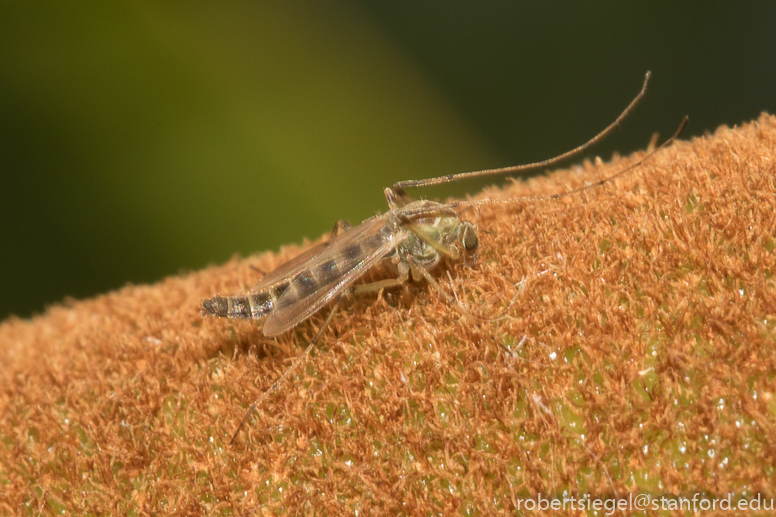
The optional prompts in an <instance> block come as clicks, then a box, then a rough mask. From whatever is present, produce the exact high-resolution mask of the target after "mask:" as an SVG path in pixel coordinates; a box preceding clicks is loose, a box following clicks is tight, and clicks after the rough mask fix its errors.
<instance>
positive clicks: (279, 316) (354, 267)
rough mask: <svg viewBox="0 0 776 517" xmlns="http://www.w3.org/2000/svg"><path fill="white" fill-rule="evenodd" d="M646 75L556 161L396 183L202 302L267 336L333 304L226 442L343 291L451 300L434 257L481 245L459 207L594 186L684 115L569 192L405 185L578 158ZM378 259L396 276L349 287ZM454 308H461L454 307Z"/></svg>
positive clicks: (464, 253)
mask: <svg viewBox="0 0 776 517" xmlns="http://www.w3.org/2000/svg"><path fill="white" fill-rule="evenodd" d="M649 77H650V73H649V72H647V74H646V76H645V78H644V84H643V85H642V88H641V91H640V92H639V93H638V95H636V97H635V98H634V99H633V100H632V101H631V102H630V104H628V106H627V107H626V108H625V110H624V111H623V112H622V113H621V114H620V116H618V117H617V119H616V120H615V121H614V122H612V123H611V124H610V125H609V126H608V127H606V128H605V129H604V130H603V131H601V132H600V133H598V134H597V135H596V136H594V137H593V138H592V139H590V140H589V141H587V142H586V143H584V144H582V145H581V146H579V147H577V148H575V149H572V150H571V151H568V152H566V153H563V154H561V155H559V156H556V157H555V158H551V159H549V160H544V161H541V162H536V163H531V164H527V165H517V166H513V167H504V168H501V169H487V170H481V171H474V172H465V173H461V174H452V175H447V176H440V177H437V178H430V179H425V180H410V181H402V182H398V183H395V184H394V185H393V186H391V187H388V188H386V189H385V190H384V193H385V198H386V200H387V202H388V206H389V210H388V211H387V212H386V213H384V214H381V215H377V216H374V217H371V218H369V219H366V220H365V221H363V222H362V223H361V224H359V225H358V226H355V227H351V226H349V225H348V224H347V223H345V222H344V221H340V222H338V223H337V225H335V227H334V230H333V231H332V236H331V239H330V240H329V242H325V243H322V244H319V245H317V246H315V247H313V248H311V249H310V250H308V251H306V252H305V253H302V254H301V255H299V256H297V257H296V258H294V259H292V260H290V261H289V262H287V263H285V264H283V265H282V266H280V267H279V268H278V269H276V270H274V271H272V272H270V273H268V274H267V275H265V276H264V278H262V280H261V281H260V282H259V283H258V284H256V285H255V286H254V287H253V289H251V291H250V292H248V293H244V294H240V295H237V296H213V297H212V298H209V299H207V300H205V301H204V302H203V304H202V307H203V311H202V312H203V314H204V315H210V316H221V317H227V318H252V319H264V326H263V333H264V335H265V336H268V337H272V336H277V335H280V334H282V333H284V332H286V331H288V330H290V329H292V328H294V327H295V326H296V325H298V324H299V323H301V322H303V321H305V320H306V319H308V318H309V317H310V316H312V315H313V314H315V313H316V312H317V311H319V310H320V309H321V308H322V307H323V306H324V305H327V304H329V303H330V302H334V306H333V308H332V310H331V312H330V313H329V315H328V317H327V319H326V321H325V322H324V324H323V325H322V326H321V328H320V330H319V331H318V333H317V334H316V336H315V337H314V338H313V339H312V340H311V341H310V344H309V345H308V347H307V349H306V350H305V352H304V353H303V354H302V355H301V356H299V358H297V359H296V360H295V361H294V363H293V364H292V365H291V366H290V367H289V368H288V369H287V370H286V371H285V372H284V373H283V374H282V375H281V376H280V378H279V379H278V380H276V381H275V383H274V384H273V385H272V386H271V387H270V388H269V389H268V390H266V391H265V392H264V393H263V394H262V395H261V396H260V397H259V399H258V400H257V401H256V402H254V403H253V404H252V405H251V406H250V408H249V409H248V411H247V412H246V414H245V416H244V418H243V420H242V421H241V422H240V425H239V426H238V428H237V431H236V432H235V434H234V437H233V438H232V442H234V440H235V439H236V438H237V435H238V433H239V431H240V429H241V428H242V426H243V424H244V423H245V422H246V421H247V419H248V417H249V416H250V415H251V413H252V412H253V411H254V410H255V409H256V408H257V407H259V405H260V404H261V403H262V402H263V401H264V400H265V399H266V398H267V397H268V396H269V395H270V394H271V393H272V392H273V391H274V390H275V389H277V387H278V386H279V385H280V384H281V383H282V382H283V381H284V380H285V379H286V378H287V377H288V376H289V375H290V372H292V371H293V370H294V369H295V368H296V367H297V366H298V365H299V364H300V363H301V362H302V361H304V360H305V359H306V358H307V356H308V355H309V353H310V351H311V350H312V348H313V346H314V345H315V344H316V343H317V341H318V340H319V339H320V337H321V335H322V334H323V332H324V330H325V329H326V327H327V326H328V324H329V323H330V321H331V318H332V316H333V315H334V313H335V312H336V309H337V307H338V305H339V302H340V300H341V299H342V298H343V296H348V295H359V294H363V293H367V292H374V291H379V290H380V289H388V288H392V287H397V286H400V285H402V284H404V283H405V282H407V281H408V280H410V278H411V279H412V280H413V281H421V280H426V281H427V282H428V283H429V284H431V285H432V286H433V287H434V288H435V289H437V290H438V291H439V293H440V294H441V295H442V296H443V297H444V298H445V299H446V300H447V301H448V302H450V303H451V304H455V302H454V301H453V300H452V298H451V297H450V296H449V295H448V294H447V293H446V291H445V290H444V289H442V287H441V286H440V285H439V284H438V283H437V281H436V280H435V279H434V277H433V276H432V275H431V273H430V271H431V270H432V269H434V268H435V267H436V266H437V265H439V264H440V262H456V261H459V260H461V259H463V260H465V261H472V260H474V258H475V256H476V252H477V248H478V246H479V240H478V237H477V228H476V227H475V225H474V224H473V223H471V222H469V221H465V220H462V219H461V218H460V216H459V210H461V209H466V208H470V207H478V206H481V205H485V204H508V203H518V202H526V201H540V200H551V199H559V198H561V197H565V196H570V195H574V194H578V193H580V192H583V191H585V190H589V189H592V188H595V187H597V186H599V185H601V184H603V183H606V182H608V181H611V180H613V179H614V178H616V177H618V176H621V175H623V174H625V173H626V172H628V171H630V170H632V169H634V168H636V167H638V166H639V165H641V164H642V163H643V162H644V161H645V160H647V159H649V158H650V157H651V156H652V155H653V154H654V153H656V152H657V151H659V150H660V149H662V148H664V147H665V146H667V145H669V144H670V143H671V142H673V141H674V139H676V137H677V136H678V135H679V133H680V132H681V130H682V129H683V128H684V125H685V124H686V122H687V117H685V118H684V119H683V120H682V122H681V124H680V126H679V128H678V129H677V131H676V133H674V135H673V136H672V137H671V138H669V139H668V140H666V141H665V142H664V143H663V144H662V145H661V146H659V147H658V148H656V149H654V150H653V151H652V152H650V153H648V154H647V155H646V156H644V158H642V159H641V160H639V161H638V162H637V163H635V164H633V165H631V166H630V167H628V168H626V169H624V170H621V171H619V172H618V173H616V174H614V175H612V176H609V177H607V178H604V179H601V180H599V181H596V182H594V183H592V184H589V185H586V186H584V187H580V188H577V189H574V190H568V191H565V192H561V193H558V194H554V195H550V196H533V197H519V198H504V199H484V200H478V201H454V202H451V203H437V202H434V201H427V200H421V201H415V200H412V199H411V198H410V197H409V196H408V195H407V194H406V193H405V189H407V188H417V187H425V186H430V185H438V184H442V183H450V182H454V181H459V180H462V179H466V178H473V177H479V176H490V175H496V174H509V173H515V172H521V171H525V170H530V169H538V168H545V167H550V166H552V165H554V164H556V163H558V162H560V161H561V160H564V159H566V158H569V157H571V156H574V155H577V154H579V153H581V152H583V151H585V150H586V149H588V148H589V147H590V146H592V145H594V144H595V143H597V142H599V141H600V140H602V139H603V138H605V137H606V136H607V135H608V134H609V133H611V132H612V131H613V130H614V129H615V128H616V127H617V126H618V125H619V123H620V122H622V120H623V119H625V118H626V117H627V116H628V115H629V114H630V112H631V111H632V110H633V108H634V107H635V106H636V104H637V103H638V102H639V101H640V100H641V98H642V97H643V96H644V94H645V92H646V88H647V83H648V81H649ZM378 263H383V264H384V265H385V266H387V267H388V269H389V270H391V271H392V272H393V273H394V275H395V278H391V279H387V280H381V281H377V282H373V283H369V284H360V285H354V284H355V282H356V281H357V280H358V279H359V278H360V277H361V276H362V275H363V274H364V273H365V272H366V271H368V270H369V269H370V268H372V267H373V266H375V265H376V264H378ZM455 306H456V307H457V308H458V310H460V311H461V312H463V313H464V314H466V311H465V310H464V309H463V308H462V307H460V306H458V305H455Z"/></svg>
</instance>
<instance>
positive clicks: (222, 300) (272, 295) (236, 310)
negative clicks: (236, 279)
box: [202, 283, 288, 319]
mask: <svg viewBox="0 0 776 517" xmlns="http://www.w3.org/2000/svg"><path fill="white" fill-rule="evenodd" d="M287 287H288V283H285V284H281V285H279V286H276V287H274V288H271V289H267V290H264V291H258V292H252V293H244V294H239V295H237V296H214V297H212V298H208V299H207V300H205V301H204V302H202V308H203V314H204V315H207V316H220V317H222V318H245V319H249V318H250V319H261V318H266V317H267V316H268V315H269V314H270V313H271V312H272V310H273V309H274V308H275V303H276V302H277V299H278V297H279V296H280V295H281V294H283V291H285V289H286V288H287Z"/></svg>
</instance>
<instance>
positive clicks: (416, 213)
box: [402, 115, 689, 219]
mask: <svg viewBox="0 0 776 517" xmlns="http://www.w3.org/2000/svg"><path fill="white" fill-rule="evenodd" d="M688 120H689V117H688V116H687V115H685V116H684V118H683V119H682V121H681V122H680V123H679V127H678V128H677V129H676V131H675V132H674V134H673V135H671V137H670V138H669V139H668V140H666V141H665V142H663V143H662V144H660V145H659V146H658V147H656V148H655V149H653V150H652V151H650V152H649V153H647V154H646V155H645V156H644V157H643V158H642V159H640V160H639V161H637V162H636V163H634V164H632V165H630V166H628V167H626V168H625V169H623V170H621V171H618V172H616V173H614V174H612V175H611V176H607V177H606V178H603V179H600V180H598V181H595V182H593V183H590V184H589V185H585V186H583V187H579V188H575V189H572V190H567V191H565V192H559V193H558V194H550V195H546V196H520V197H506V198H491V199H477V200H473V201H452V202H450V203H445V204H444V205H435V206H431V207H420V208H417V209H414V210H404V211H403V212H402V216H403V217H405V218H407V219H409V218H416V217H421V216H427V215H432V214H437V213H440V211H443V210H449V209H455V208H461V207H464V208H466V207H473V206H482V205H506V204H512V203H524V202H527V201H551V200H554V199H560V198H563V197H566V196H573V195H574V194H579V193H580V192H584V191H586V190H590V189H594V188H596V187H598V186H600V185H603V184H604V183H607V182H609V181H612V180H613V179H615V178H619V177H620V176H622V175H623V174H625V173H627V172H629V171H632V170H633V169H635V168H637V167H639V166H641V165H642V164H643V163H644V162H646V161H648V160H649V159H650V158H652V157H653V156H654V155H655V153H657V152H659V151H660V150H662V149H664V148H666V147H668V146H669V145H671V143H673V142H674V140H676V139H677V138H678V137H679V135H680V134H681V132H682V131H683V130H684V128H685V126H686V125H687V121H688Z"/></svg>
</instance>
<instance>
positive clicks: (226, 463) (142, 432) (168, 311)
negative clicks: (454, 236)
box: [0, 115, 776, 515]
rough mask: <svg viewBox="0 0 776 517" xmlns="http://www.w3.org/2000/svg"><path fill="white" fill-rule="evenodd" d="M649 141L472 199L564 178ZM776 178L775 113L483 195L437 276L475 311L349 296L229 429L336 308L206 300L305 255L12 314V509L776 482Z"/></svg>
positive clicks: (687, 491) (747, 487)
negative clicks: (304, 318) (209, 307)
mask: <svg viewBox="0 0 776 517" xmlns="http://www.w3.org/2000/svg"><path fill="white" fill-rule="evenodd" d="M640 156H643V153H636V154H635V155H633V156H630V157H627V158H615V159H614V160H613V161H612V162H611V163H607V164H603V163H600V162H599V163H596V164H591V163H585V164H584V165H582V166H578V167H575V168H572V169H570V170H565V171H558V172H555V173H552V174H551V175H550V176H549V177H545V178H540V179H535V180H532V181H529V182H527V183H520V182H515V183H513V184H511V185H510V186H509V188H508V189H507V190H506V191H499V190H490V191H486V192H484V193H483V194H482V196H484V197H500V196H506V195H510V196H516V195H520V196H522V195H534V194H552V193H556V192H560V191H564V190H567V189H568V188H572V187H576V186H580V185H583V184H585V182H590V181H594V180H595V179H597V178H600V177H605V176H607V175H610V174H612V173H614V172H616V171H618V170H620V169H622V168H624V167H625V166H627V164H629V163H633V162H634V161H635V160H637V159H638V158H639V157H640ZM775 193H776V117H772V116H768V115H763V116H762V117H761V118H760V119H759V120H758V121H757V122H753V123H750V124H746V125H744V126H742V127H740V128H736V129H728V128H720V129H718V130H717V131H716V132H715V133H714V134H713V135H709V136H707V137H704V138H698V139H693V140H692V141H689V142H687V141H680V142H676V143H675V144H674V145H672V146H671V147H669V148H666V149H664V150H662V151H660V152H659V153H657V154H656V155H655V156H654V157H653V158H652V159H651V160H649V161H648V162H647V163H646V164H644V165H643V166H642V167H639V168H638V169H637V170H635V171H634V172H632V173H628V174H627V175H625V176H623V177H622V178H620V179H617V180H615V181H613V182H611V183H608V184H605V185H603V186H602V187H599V188H596V189H593V190H591V191H588V192H585V193H582V194H579V195H575V196H570V197H567V198H564V199H561V200H558V201H548V202H526V203H520V204H516V205H511V206H492V207H487V208H483V209H482V213H481V216H480V219H479V223H478V224H479V228H480V240H481V247H480V252H479V258H478V261H477V262H476V263H475V264H473V265H464V264H457V265H454V266H452V267H451V268H449V269H448V271H450V273H451V275H450V276H448V275H447V273H446V272H445V270H444V269H442V270H440V271H438V272H436V273H435V274H436V276H437V278H439V282H440V284H441V285H442V287H443V288H444V289H446V290H447V291H448V292H451V293H452V292H455V295H456V296H457V297H458V299H460V301H461V303H462V304H463V305H464V306H465V307H466V310H467V311H468V312H469V313H470V314H472V316H473V317H472V318H467V317H464V316H463V315H462V313H461V312H460V311H458V310H456V309H455V308H454V307H451V306H450V304H448V303H447V302H446V301H445V300H444V298H443V297H442V296H440V295H439V293H437V292H435V291H434V290H433V289H431V288H429V287H428V286H427V285H425V284H420V285H417V284H413V285H411V286H409V287H407V288H404V289H399V290H394V291H385V292H384V293H383V294H382V295H381V296H379V297H378V296H376V295H372V296H364V297H361V298H359V299H357V300H350V301H348V302H347V303H345V305H344V307H343V308H342V309H341V311H340V312H339V313H338V314H337V315H336V316H335V317H334V319H333V321H332V325H331V328H330V329H328V330H327V331H326V333H325V334H324V336H323V339H322V340H321V343H320V346H319V350H317V351H316V352H315V353H314V354H313V357H312V359H311V361H310V362H309V363H308V364H307V365H306V366H305V367H304V368H302V369H300V371H298V372H296V374H295V375H294V376H293V377H292V378H290V379H289V382H287V383H286V384H285V385H283V386H282V387H281V388H280V389H279V390H278V391H277V392H276V393H274V394H273V395H272V396H271V397H270V398H269V400H267V401H266V402H265V403H264V404H263V405H262V407H261V408H260V410H259V411H258V413H257V415H255V416H254V417H253V418H252V419H251V420H250V421H249V422H248V424H247V426H246V428H245V429H244V430H243V432H242V433H241V434H240V435H239V438H238V440H237V442H236V443H235V445H234V446H229V440H230V438H231V435H232V433H233V432H234V430H235V429H236V427H237V424H238V423H239V421H240V419H241V418H242V417H243V414H244V411H245V409H246V407H247V406H248V405H249V404H250V403H251V402H253V401H254V400H255V399H256V398H257V397H258V396H259V395H260V394H261V393H262V392H263V391H264V390H266V389H267V387H269V386H270V385H271V384H272V382H273V380H274V379H276V378H277V377H278V376H279V375H280V374H281V373H282V372H283V371H284V370H285V369H286V368H287V367H288V365H289V364H291V362H292V361H293V359H294V358H295V357H297V356H298V355H299V354H300V353H301V352H302V350H303V347H304V345H305V343H306V342H307V339H309V337H310V336H312V335H313V334H314V332H315V331H316V330H317V329H318V328H319V326H320V325H321V323H322V321H323V318H324V317H325V315H326V314H327V310H326V309H325V310H324V311H322V312H321V313H319V314H318V315H316V316H314V317H313V318H312V319H311V320H310V321H308V322H306V323H303V324H301V325H300V326H298V327H297V328H296V329H294V331H292V332H290V333H288V334H287V335H284V336H282V337H281V338H279V339H269V338H266V337H264V336H263V334H262V333H261V325H260V324H256V323H254V322H250V321H231V320H224V319H216V318H203V317H202V316H200V314H199V310H200V304H201V301H202V300H203V299H204V298H206V297H208V296H210V295H213V294H215V293H224V294H230V293H234V292H237V291H240V290H241V289H247V288H249V287H250V286H251V285H252V284H253V283H255V282H256V281H257V280H258V279H259V278H260V277H261V274H260V273H257V272H256V271H255V270H254V269H252V266H253V267H257V268H259V269H261V270H265V271H268V270H270V269H272V268H273V267H276V266H277V265H279V264H281V263H282V262H283V261H284V260H286V259H288V258H289V257H291V256H292V255H293V254H294V253H296V252H298V251H299V250H298V248H294V247H290V248H288V249H284V250H283V251H282V252H281V253H280V254H279V255H272V254H264V255H260V256H256V257H252V258H248V259H243V260H238V259H234V260H232V261H230V262H228V263H227V264H224V265H223V266H220V267H210V268H208V269H205V270H203V271H199V272H194V273H190V274H186V275H182V276H178V277H171V278H168V279H165V280H164V281H161V282H159V283H157V284H155V285H150V286H128V287H126V288H124V289H121V290H119V291H116V292H112V293H109V294H106V295H103V296H99V297H97V298H94V299H91V300H85V301H77V302H76V301H72V302H68V303H65V304H64V305H58V306H55V307H51V308H50V309H49V310H48V311H47V312H46V313H45V314H43V315H41V316H37V317H34V318H32V319H31V320H20V319H15V318H11V319H9V320H6V321H5V322H3V323H2V324H0V361H1V362H2V366H0V415H2V423H1V424H0V438H2V441H1V442H0V448H2V454H0V491H1V492H2V493H0V513H2V514H6V513H10V514H15V513H20V514H25V515H38V514H39V513H42V514H44V515H46V514H61V513H62V512H63V511H64V512H65V513H68V514H70V513H73V514H78V515H86V514H94V515H97V514H115V515H118V514H122V515H124V514H128V515H131V514H137V515H141V514H169V515H185V514H211V515H239V514H252V513H258V514H265V512H269V514H296V513H301V514H316V515H321V514H323V515H336V514H343V513H349V514H353V513H354V512H355V511H356V510H358V512H359V513H358V514H359V515H362V514H366V515H369V514H388V513H390V514H407V515H429V514H453V513H456V514H457V513H463V514H467V513H470V514H477V513H478V514H480V515H487V514H491V513H494V512H504V511H513V510H514V509H515V507H516V505H517V500H518V499H519V498H521V497H529V496H535V495H536V494H538V493H542V494H543V495H544V497H548V496H550V495H553V494H558V495H562V494H564V493H565V494H567V495H582V494H593V495H599V496H607V495H613V494H616V495H618V496H620V497H622V496H623V495H625V494H629V493H651V494H656V495H661V494H665V495H671V494H673V495H683V496H688V495H689V496H692V494H693V493H695V492H700V493H704V494H706V495H707V496H708V497H714V496H718V497H721V496H724V495H725V494H727V493H728V492H734V493H735V494H737V495H736V497H747V498H751V497H753V496H755V495H756V494H761V495H764V496H768V497H775V496H776V491H774V486H776V472H775V470H774V465H776V423H775V422H776V399H774V392H775V391H776V379H775V377H776V289H775V288H774V287H775V286H774V282H775V281H776V280H774V277H773V274H774V272H776V194H775ZM468 216H469V218H470V219H472V220H474V221H476V220H477V218H478V215H477V213H476V211H474V212H473V213H470V214H468ZM374 274H379V273H374ZM374 274H370V275H371V276H374ZM368 276H369V275H368ZM506 350H509V351H510V352H509V353H508V352H507V351H506Z"/></svg>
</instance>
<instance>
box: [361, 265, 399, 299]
mask: <svg viewBox="0 0 776 517" xmlns="http://www.w3.org/2000/svg"><path fill="white" fill-rule="evenodd" d="M398 267H399V276H398V277H397V278H391V279H388V280H378V281H377V282H372V283H370V284H361V285H357V286H355V287H353V289H352V290H351V293H352V294H354V295H361V294H365V293H373V292H375V291H379V290H380V289H390V288H392V287H398V286H400V285H402V284H403V283H404V282H406V281H407V280H409V278H410V268H409V266H407V265H406V264H405V263H404V262H399V266H398Z"/></svg>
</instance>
